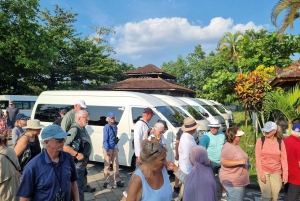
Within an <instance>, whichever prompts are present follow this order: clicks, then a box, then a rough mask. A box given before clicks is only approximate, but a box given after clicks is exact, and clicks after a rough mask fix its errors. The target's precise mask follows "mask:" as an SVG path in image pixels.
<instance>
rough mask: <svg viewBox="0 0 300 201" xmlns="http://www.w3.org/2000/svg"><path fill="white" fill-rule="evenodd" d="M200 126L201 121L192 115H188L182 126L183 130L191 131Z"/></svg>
mask: <svg viewBox="0 0 300 201" xmlns="http://www.w3.org/2000/svg"><path fill="white" fill-rule="evenodd" d="M199 126H200V124H199V123H197V122H196V121H195V119H193V118H191V117H187V118H185V119H184V120H183V125H182V127H181V129H182V131H191V130H194V129H196V128H198V127H199Z"/></svg>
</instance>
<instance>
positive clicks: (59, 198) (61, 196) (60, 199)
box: [55, 191, 65, 201]
mask: <svg viewBox="0 0 300 201" xmlns="http://www.w3.org/2000/svg"><path fill="white" fill-rule="evenodd" d="M55 201H65V192H63V191H59V192H58V193H56V199H55Z"/></svg>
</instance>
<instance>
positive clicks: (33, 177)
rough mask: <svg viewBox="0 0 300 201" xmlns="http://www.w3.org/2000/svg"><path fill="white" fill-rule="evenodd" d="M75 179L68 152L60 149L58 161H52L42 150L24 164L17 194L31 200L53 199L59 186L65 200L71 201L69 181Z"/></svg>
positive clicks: (72, 164) (45, 200)
mask: <svg viewBox="0 0 300 201" xmlns="http://www.w3.org/2000/svg"><path fill="white" fill-rule="evenodd" d="M58 178H59V179H58ZM76 180H77V172H76V169H75V163H74V160H73V158H72V156H71V155H70V154H69V153H67V152H64V151H61V152H60V156H59V162H58V163H54V162H52V161H51V159H50V157H49V156H48V154H47V153H46V151H43V152H42V153H40V154H39V155H37V156H36V157H34V158H33V159H32V160H31V161H30V162H29V163H28V164H27V165H26V166H25V168H24V170H23V174H22V177H21V184H20V187H19V189H18V192H17V196H20V197H24V198H31V201H41V200H43V201H53V200H55V196H56V194H57V193H58V192H59V191H60V188H61V189H62V191H63V192H65V201H71V200H72V194H71V183H72V182H75V181H76Z"/></svg>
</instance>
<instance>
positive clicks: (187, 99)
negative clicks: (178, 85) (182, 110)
mask: <svg viewBox="0 0 300 201" xmlns="http://www.w3.org/2000/svg"><path fill="white" fill-rule="evenodd" d="M178 98H179V99H180V100H182V101H184V102H186V103H187V104H189V105H194V106H197V105H200V104H199V103H198V102H197V101H195V100H194V98H188V97H178Z"/></svg>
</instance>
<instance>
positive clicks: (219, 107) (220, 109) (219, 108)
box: [214, 105, 226, 114]
mask: <svg viewBox="0 0 300 201" xmlns="http://www.w3.org/2000/svg"><path fill="white" fill-rule="evenodd" d="M214 107H215V108H216V109H217V110H219V112H221V113H223V114H226V111H225V110H224V108H223V107H221V106H220V105H214Z"/></svg>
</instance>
